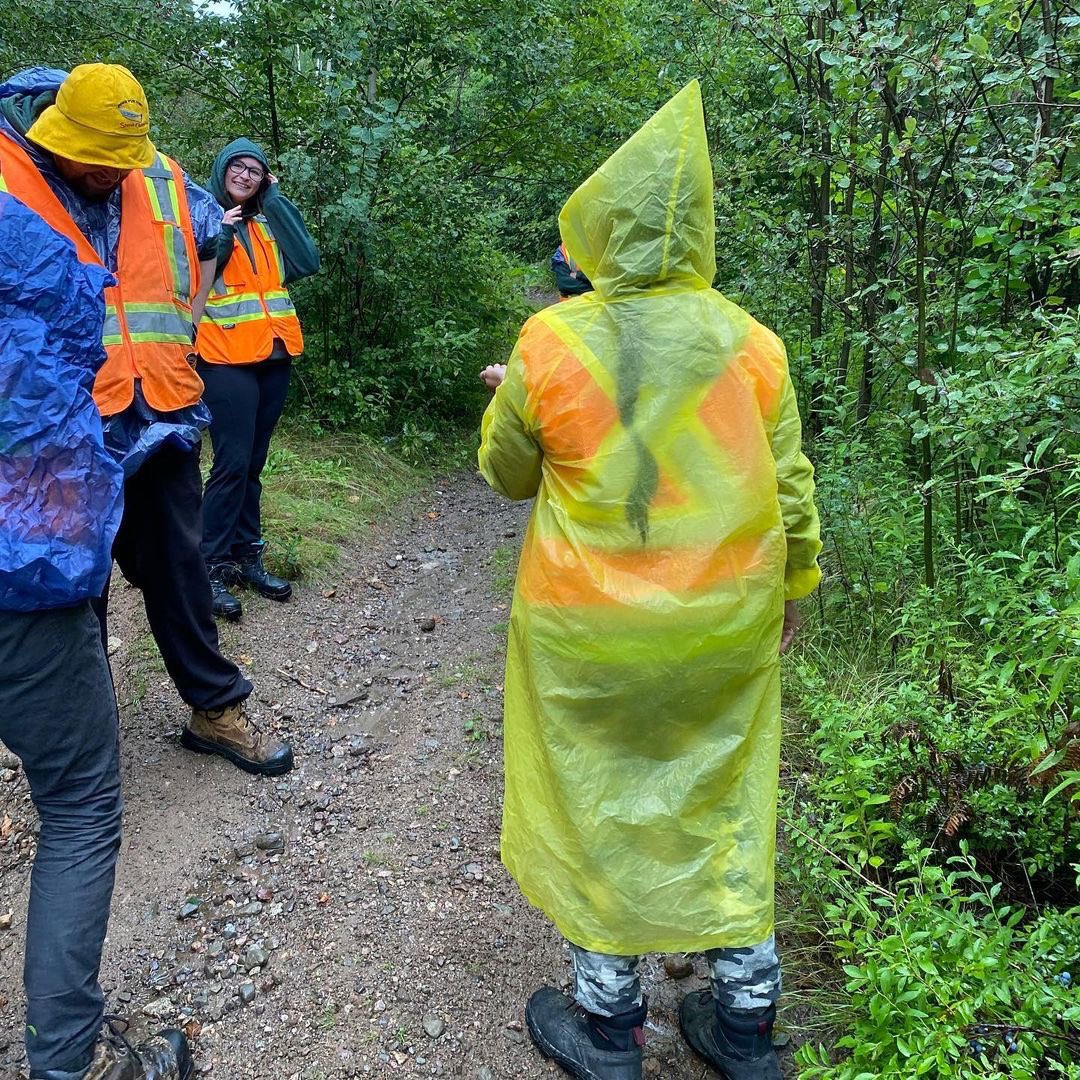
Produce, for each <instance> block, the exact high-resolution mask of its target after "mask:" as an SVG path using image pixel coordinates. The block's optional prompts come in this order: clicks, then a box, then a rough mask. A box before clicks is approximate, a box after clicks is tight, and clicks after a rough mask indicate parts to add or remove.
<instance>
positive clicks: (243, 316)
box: [204, 294, 264, 323]
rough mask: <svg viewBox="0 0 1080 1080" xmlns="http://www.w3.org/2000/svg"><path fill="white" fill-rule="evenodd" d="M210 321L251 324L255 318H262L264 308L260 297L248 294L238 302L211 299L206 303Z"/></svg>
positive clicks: (206, 312) (206, 313)
mask: <svg viewBox="0 0 1080 1080" xmlns="http://www.w3.org/2000/svg"><path fill="white" fill-rule="evenodd" d="M204 314H205V315H206V317H207V318H208V319H211V320H213V321H214V322H216V323H230V322H233V323H235V322H249V321H250V320H251V319H253V318H262V317H263V315H264V312H263V306H262V303H261V301H260V300H259V298H258V296H255V297H254V298H252V297H251V295H250V294H248V295H247V296H245V297H242V298H239V299H236V300H218V299H217V298H215V297H211V298H210V299H209V300H208V301H207V302H206V311H205V312H204Z"/></svg>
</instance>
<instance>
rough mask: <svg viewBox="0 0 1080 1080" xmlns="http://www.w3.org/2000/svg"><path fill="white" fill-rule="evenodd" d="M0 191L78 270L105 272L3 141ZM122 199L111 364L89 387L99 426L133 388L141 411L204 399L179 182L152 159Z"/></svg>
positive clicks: (177, 174)
mask: <svg viewBox="0 0 1080 1080" xmlns="http://www.w3.org/2000/svg"><path fill="white" fill-rule="evenodd" d="M0 190H2V191H7V192H8V193H9V194H11V195H14V196H15V197H16V198H17V199H18V200H19V201H20V202H22V203H24V204H25V205H26V206H28V207H29V208H30V209H31V210H33V211H34V212H35V213H37V214H38V215H39V216H40V217H42V218H44V220H45V221H47V222H48V223H49V224H50V225H51V226H52V227H53V228H54V229H55V230H56V231H57V232H58V233H61V234H62V235H64V236H66V237H67V238H68V239H69V240H71V241H72V243H73V244H74V245H75V249H76V251H77V253H78V256H79V258H80V259H81V260H82V261H83V262H84V263H97V264H98V265H99V266H100V265H101V260H100V259H99V258H98V256H97V253H96V252H95V251H94V249H93V248H92V247H91V246H90V244H89V242H88V241H87V239H86V237H85V236H83V234H82V232H81V231H80V229H79V227H78V226H77V225H76V224H75V222H74V221H73V220H72V218H71V215H70V214H69V213H68V212H67V211H66V210H65V209H64V207H63V205H62V204H61V203H60V200H59V199H57V197H56V195H54V194H53V191H52V189H51V188H50V187H49V185H48V184H47V183H46V181H45V178H44V177H43V176H42V175H41V173H40V172H38V170H37V166H35V165H34V163H33V161H32V160H31V159H30V157H29V155H28V154H27V153H26V151H25V150H23V148H22V147H21V146H19V145H18V144H17V143H16V142H14V141H13V140H12V139H10V138H9V137H7V136H0ZM120 192H121V211H120V247H119V251H118V253H117V260H116V261H117V269H116V276H117V278H118V279H119V282H120V283H119V284H118V285H115V286H114V287H112V288H110V289H106V290H105V333H104V339H103V341H104V345H105V352H106V354H107V358H106V360H105V364H104V366H103V367H102V368H101V370H100V371H99V372H98V375H97V379H96V380H95V382H94V401H95V402H97V407H98V409H99V410H100V412H101V414H102V416H113V415H114V414H116V413H119V412H123V411H124V409H126V408H127V407H128V406H129V405H130V404H131V402H132V399H133V398H134V395H135V379H137V378H138V379H141V380H142V388H143V394H144V395H145V397H146V400H147V403H148V404H149V405H150V406H151V407H152V408H154V409H158V410H160V411H161V412H172V411H173V410H174V409H183V408H186V407H187V406H189V405H194V404H196V403H197V402H198V400H199V398H200V397H202V391H203V384H202V379H200V378H199V376H198V375H197V374H196V373H195V369H194V368H193V367H192V365H191V363H190V361H189V360H188V356H189V354H191V352H192V343H191V298H192V296H193V295H194V293H195V291H196V290H197V288H198V278H199V259H198V254H197V252H196V248H195V235H194V232H193V230H192V227H191V215H190V213H189V211H188V204H187V195H186V193H185V192H184V175H183V173H182V172H181V170H180V166H179V165H177V164H176V162H175V161H172V160H170V159H169V158H167V157H165V156H164V155H162V154H158V155H157V156H156V158H155V160H154V163H153V164H152V165H151V166H150V167H149V168H146V169H141V170H139V169H137V170H135V171H133V172H131V173H129V174H128V176H127V177H126V178H125V179H124V181H123V184H122V186H121V189H120Z"/></svg>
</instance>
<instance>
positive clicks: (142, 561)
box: [94, 447, 251, 709]
mask: <svg viewBox="0 0 1080 1080" xmlns="http://www.w3.org/2000/svg"><path fill="white" fill-rule="evenodd" d="M201 540H202V477H201V476H200V475H199V456H198V454H197V453H196V452H194V451H183V450H178V449H175V448H173V447H166V448H165V449H164V450H159V451H158V452H157V453H156V454H154V456H153V457H151V458H149V459H148V460H147V461H146V463H145V464H144V465H143V466H142V468H141V469H139V471H138V472H137V473H136V474H135V475H134V476H132V477H129V478H128V480H127V482H126V483H125V484H124V519H123V521H122V522H121V523H120V531H119V532H118V533H117V535H116V542H115V543H114V544H113V558H115V559H116V562H117V563H118V564H119V566H120V570H121V572H122V573H123V575H124V577H126V578H127V579H128V581H130V582H131V584H132V585H134V586H136V587H137V588H139V589H141V590H142V594H143V603H144V605H145V606H146V618H147V620H148V621H149V623H150V631H151V633H153V635H154V640H155V641H156V642H157V646H158V648H159V649H160V650H161V656H162V659H163V660H164V661H165V667H166V669H167V670H168V672H169V676H170V678H171V679H172V681H173V682H174V683H175V685H176V689H177V692H178V693H179V694H180V696H181V697H182V698H183V699H184V701H185V702H187V704H188V705H190V706H191V707H192V708H193V709H220V708H221V707H222V706H224V705H231V704H232V703H233V702H236V701H239V700H240V699H241V698H246V697H247V696H248V694H250V693H251V683H249V682H248V681H247V679H245V678H244V676H243V675H241V674H240V670H239V669H238V668H237V666H236V665H235V664H234V663H233V662H232V661H231V660H226V659H225V657H224V656H222V655H221V649H220V648H219V647H218V634H217V625H216V624H215V623H214V616H213V614H212V613H211V611H210V579H209V577H208V576H207V572H206V563H205V561H204V560H203V557H202V552H201V551H200V549H199V543H200V541H201ZM108 600H109V590H108V588H106V590H105V594H104V596H102V597H101V599H100V600H96V601H94V610H95V612H96V613H97V617H98V621H99V622H100V624H101V639H102V642H103V643H104V642H107V641H108V628H107V624H106V612H107V609H108Z"/></svg>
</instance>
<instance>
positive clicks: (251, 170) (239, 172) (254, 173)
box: [229, 161, 266, 181]
mask: <svg viewBox="0 0 1080 1080" xmlns="http://www.w3.org/2000/svg"><path fill="white" fill-rule="evenodd" d="M229 172H231V173H232V174H233V175H234V176H243V175H244V174H245V173H247V175H248V176H250V177H251V179H252V180H255V181H258V180H262V179H263V177H265V176H266V173H264V172H263V171H262V169H260V168H259V166H258V165H245V164H244V163H243V162H242V161H230V162H229Z"/></svg>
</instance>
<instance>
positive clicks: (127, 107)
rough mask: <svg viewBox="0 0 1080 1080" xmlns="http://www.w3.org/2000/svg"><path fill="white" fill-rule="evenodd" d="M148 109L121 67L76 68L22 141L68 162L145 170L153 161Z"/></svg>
mask: <svg viewBox="0 0 1080 1080" xmlns="http://www.w3.org/2000/svg"><path fill="white" fill-rule="evenodd" d="M149 131H150V107H149V106H148V105H147V103H146V94H145V92H144V91H143V88H142V87H141V86H140V85H139V81H138V79H136V78H135V76H134V75H132V74H131V72H130V71H128V69H127V68H126V67H121V66H120V65H119V64H80V65H79V66H78V67H77V68H75V70H74V71H72V73H71V74H70V75H69V76H68V77H67V78H66V79H65V80H64V82H63V83H62V85H61V86H60V90H59V92H58V93H57V95H56V104H55V105H50V106H49V107H48V108H47V109H46V110H45V111H44V112H43V113H42V114H41V115H40V116H39V117H38V118H37V120H35V121H34V123H33V124H32V125H31V127H30V130H29V131H28V132H27V133H26V137H27V138H28V139H29V140H30V141H31V142H35V143H37V145H38V146H42V147H44V148H45V149H46V150H48V151H49V152H50V153H53V154H58V155H59V156H60V157H65V158H67V159H68V160H69V161H78V162H80V163H81V164H83V165H105V166H106V167H108V168H113V169H145V168H146V167H147V166H148V165H150V164H152V163H153V160H154V152H155V151H154V144H153V143H152V142H151V141H150V139H149V137H148V135H149Z"/></svg>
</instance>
